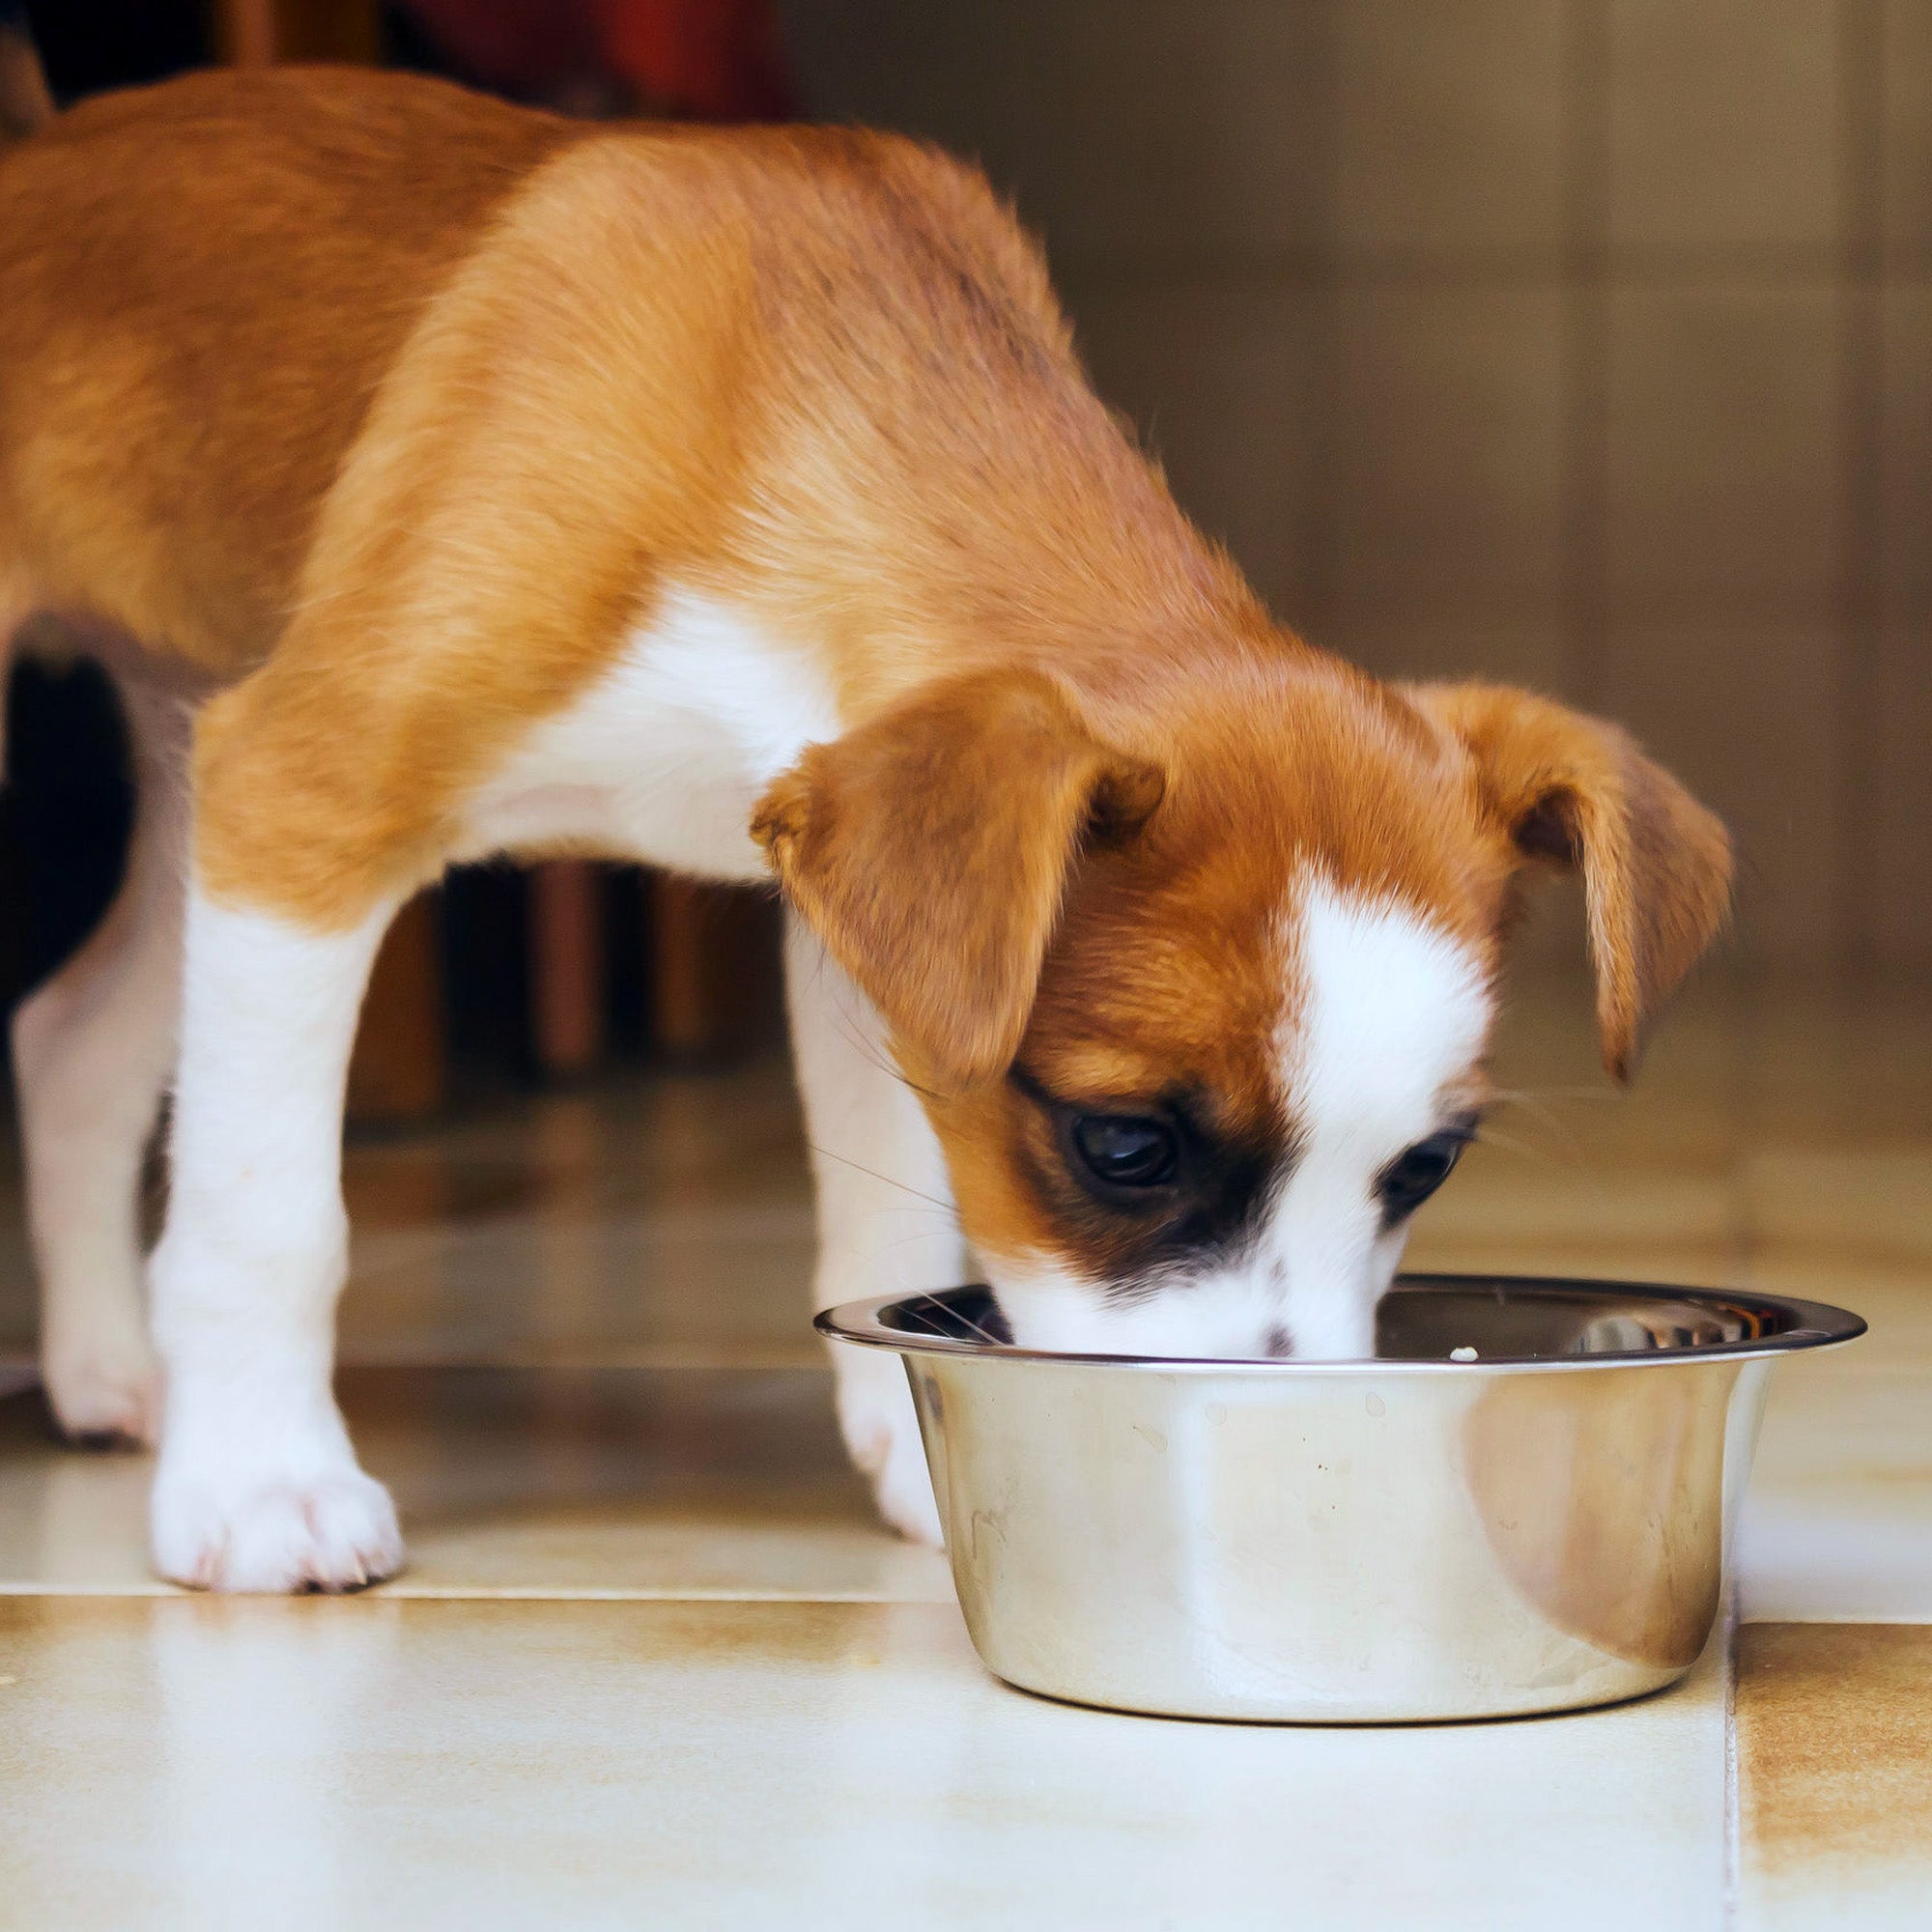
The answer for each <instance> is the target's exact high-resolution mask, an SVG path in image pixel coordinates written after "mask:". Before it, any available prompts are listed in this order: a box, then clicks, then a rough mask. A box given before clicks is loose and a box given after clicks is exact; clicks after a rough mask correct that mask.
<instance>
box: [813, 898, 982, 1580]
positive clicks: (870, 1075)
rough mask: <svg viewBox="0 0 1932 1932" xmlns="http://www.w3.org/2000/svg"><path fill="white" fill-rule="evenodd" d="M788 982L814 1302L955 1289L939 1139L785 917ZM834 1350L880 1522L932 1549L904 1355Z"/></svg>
mask: <svg viewBox="0 0 1932 1932" xmlns="http://www.w3.org/2000/svg"><path fill="white" fill-rule="evenodd" d="M785 986H786V993H787V997H788V1001H789V1004H790V1008H791V1031H792V1052H793V1056H794V1058H795V1060H796V1063H797V1066H798V1084H799V1093H800V1095H801V1097H802V1098H803V1100H804V1103H805V1124H806V1133H807V1136H808V1138H809V1139H810V1142H811V1165H812V1173H813V1175H814V1177H815V1179H816V1181H817V1191H818V1269H817V1278H816V1281H815V1283H814V1304H813V1305H814V1306H815V1307H818V1308H830V1307H831V1306H832V1305H833V1304H834V1303H835V1302H839V1301H854V1300H857V1299H859V1298H860V1297H861V1296H864V1295H868V1294H887V1293H900V1292H903V1293H908V1294H910V1293H915V1292H917V1291H918V1290H920V1289H938V1288H951V1287H953V1286H955V1285H956V1284H957V1283H959V1282H961V1281H963V1280H964V1279H965V1269H966V1250H965V1243H964V1241H963V1239H962V1238H961V1236H960V1233H959V1222H958V1218H957V1216H956V1215H955V1214H954V1213H953V1210H952V1188H951V1185H950V1183H949V1182H948V1179H947V1175H946V1160H945V1156H944V1155H943V1154H942V1153H941V1152H940V1149H939V1141H938V1137H937V1136H936V1135H935V1134H934V1133H933V1131H932V1128H931V1125H930V1124H929V1123H928V1122H927V1121H926V1118H925V1113H924V1110H923V1108H922V1107H921V1106H920V1103H919V1097H918V1095H917V1094H914V1093H913V1091H912V1090H911V1088H909V1087H908V1086H907V1085H906V1083H905V1082H904V1081H903V1080H902V1079H901V1078H900V1077H899V1075H898V1073H897V1071H896V1069H895V1067H894V1065H893V1060H892V1051H891V1048H890V1047H889V1046H888V1044H887V1042H886V1037H885V1029H884V1027H883V1026H882V1024H881V1022H880V1020H879V1016H878V1014H877V1012H876V1011H875V1010H874V1009H873V1007H872V1005H871V1003H870V1002H869V1001H868V1000H867V998H866V996H865V995H864V994H863V993H862V992H860V991H859V989H858V987H856V986H855V985H854V984H853V983H852V981H851V980H849V979H848V978H847V977H846V975H845V974H844V973H843V972H842V971H841V970H840V969H839V968H838V966H837V965H835V964H834V963H833V961H832V960H831V959H830V958H829V957H827V955H826V952H825V949H824V948H823V947H822V946H820V945H819V943H818V941H817V940H816V939H815V938H813V937H812V935H811V933H810V930H809V929H808V928H807V927H806V925H805V923H804V922H803V921H801V920H800V919H799V918H798V917H797V915H796V914H788V915H787V917H786V926H785ZM832 1353H833V1363H834V1367H835V1369H836V1370H837V1373H838V1424H839V1427H840V1429H841V1430H842V1431H843V1432H844V1435H845V1445H846V1447H847V1448H848V1449H849V1450H850V1451H851V1452H852V1460H853V1461H854V1462H855V1463H858V1465H859V1466H860V1468H862V1469H863V1470H865V1472H866V1473H867V1476H869V1477H870V1478H871V1480H872V1489H873V1492H874V1494H875V1495H876V1496H877V1497H878V1502H879V1511H880V1514H881V1515H882V1516H884V1518H885V1519H886V1520H887V1521H888V1522H890V1523H891V1524H892V1525H893V1527H894V1528H895V1529H897V1530H899V1531H901V1532H902V1533H903V1534H904V1535H906V1536H910V1537H913V1538H915V1539H917V1540H918V1541H920V1542H922V1543H931V1544H937V1543H938V1542H939V1540H940V1532H939V1515H938V1512H937V1510H936V1509H935V1508H934V1507H933V1501H932V1485H931V1482H930V1480H929V1479H928V1478H927V1475H926V1470H925V1457H924V1453H923V1450H922V1449H921V1447H920V1440H919V1422H918V1418H917V1417H916V1416H915V1415H914V1414H913V1407H912V1396H911V1392H910V1391H909V1390H908V1389H907V1387H906V1378H905V1371H904V1369H903V1368H902V1367H901V1366H900V1363H899V1360H898V1358H897V1356H895V1355H891V1354H882V1353H879V1352H877V1351H876V1350H869V1349H848V1348H837V1347H835V1348H834V1350H833V1351H832Z"/></svg>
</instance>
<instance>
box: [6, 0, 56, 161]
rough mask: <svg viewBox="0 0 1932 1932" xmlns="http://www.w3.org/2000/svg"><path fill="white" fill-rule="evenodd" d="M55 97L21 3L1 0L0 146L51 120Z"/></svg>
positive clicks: (15, 0)
mask: <svg viewBox="0 0 1932 1932" xmlns="http://www.w3.org/2000/svg"><path fill="white" fill-rule="evenodd" d="M53 112H54V98H53V96H52V95H51V94H49V93H48V92H47V76H46V71H45V70H44V69H43V67H42V66H41V56H40V53H39V51H38V50H37V49H36V47H35V45H34V36H33V32H32V30H31V29H30V28H29V27H28V25H27V10H26V8H25V7H24V6H23V5H22V4H21V0H0V147H5V146H6V145H7V143H8V142H9V141H19V140H24V139H25V138H26V136H27V135H29V134H31V133H32V132H33V131H34V129H35V128H38V127H39V126H40V125H41V124H42V123H43V121H50V120H51V119H52V118H53Z"/></svg>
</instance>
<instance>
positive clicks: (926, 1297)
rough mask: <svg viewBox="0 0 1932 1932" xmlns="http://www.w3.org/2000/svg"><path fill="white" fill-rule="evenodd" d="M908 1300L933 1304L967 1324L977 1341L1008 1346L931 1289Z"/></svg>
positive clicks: (997, 1345)
mask: <svg viewBox="0 0 1932 1932" xmlns="http://www.w3.org/2000/svg"><path fill="white" fill-rule="evenodd" d="M906 1298H907V1299H908V1300H909V1301H929V1302H931V1303H932V1305H933V1306H934V1307H935V1308H937V1309H939V1310H940V1311H941V1312H942V1313H943V1314H946V1315H950V1316H951V1317H952V1319H953V1320H954V1321H963V1322H964V1323H965V1324H966V1327H967V1329H968V1330H969V1332H970V1333H971V1334H972V1335H973V1337H974V1338H975V1340H977V1341H980V1342H990V1343H992V1345H993V1346H994V1347H995V1348H996V1349H998V1348H1004V1347H1005V1346H1006V1345H1005V1344H1004V1343H1003V1342H1002V1341H1001V1339H1000V1337H999V1336H997V1335H995V1334H994V1333H993V1332H992V1330H991V1329H989V1328H982V1327H981V1326H980V1323H979V1322H977V1321H974V1320H973V1319H972V1318H971V1317H970V1316H965V1315H961V1314H960V1312H959V1311H958V1309H956V1308H955V1307H953V1305H952V1303H951V1302H950V1301H945V1300H942V1299H941V1298H940V1296H938V1295H936V1294H935V1293H933V1292H932V1291H931V1290H930V1289H929V1288H923V1289H921V1290H920V1292H919V1293H917V1294H916V1295H908V1296H907V1297H906Z"/></svg>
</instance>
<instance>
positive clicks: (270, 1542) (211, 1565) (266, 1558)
mask: <svg viewBox="0 0 1932 1932" xmlns="http://www.w3.org/2000/svg"><path fill="white" fill-rule="evenodd" d="M152 1516H153V1521H152V1527H153V1534H154V1545H155V1563H156V1568H158V1569H159V1571H160V1573H161V1575H162V1576H164V1577H168V1578H169V1579H170V1580H172V1581H174V1582H176V1583H185V1584H188V1585H189V1586H190V1587H191V1588H194V1589H198V1590H229V1591H254V1592H264V1593H275V1592H287V1591H291V1590H359V1589H360V1588H361V1587H362V1586H363V1585H364V1584H365V1583H379V1582H381V1581H382V1579H383V1578H384V1577H393V1576H394V1575H395V1574H396V1572H397V1571H398V1570H399V1569H401V1568H402V1563H403V1539H402V1534H401V1532H400V1531H399V1530H398V1529H397V1527H396V1510H395V1505H394V1504H393V1503H391V1502H390V1500H389V1492H388V1491H387V1490H385V1489H384V1487H383V1486H382V1484H381V1483H379V1482H376V1481H375V1480H374V1479H373V1478H372V1477H369V1476H365V1475H364V1474H363V1473H362V1471H361V1470H360V1469H358V1468H356V1467H355V1464H354V1463H351V1464H349V1465H348V1466H347V1467H346V1468H338V1469H331V1470H327V1471H324V1472H320V1473H310V1474H308V1475H305V1476H303V1477H301V1478H299V1479H291V1480H284V1481H277V1480H275V1479H273V1478H271V1477H270V1478H258V1479H257V1480H255V1481H252V1482H250V1481H245V1480H235V1479H232V1478H231V1479H226V1480H214V1481H210V1480H207V1479H197V1478H196V1477H195V1476H194V1475H193V1474H192V1473H191V1472H187V1471H185V1470H182V1469H181V1468H179V1467H171V1466H170V1460H169V1458H168V1456H167V1454H166V1453H165V1451H164V1452H163V1455H162V1460H161V1466H160V1469H159V1471H158V1472H157V1473H156V1478H155V1494H154V1504H153V1512H152Z"/></svg>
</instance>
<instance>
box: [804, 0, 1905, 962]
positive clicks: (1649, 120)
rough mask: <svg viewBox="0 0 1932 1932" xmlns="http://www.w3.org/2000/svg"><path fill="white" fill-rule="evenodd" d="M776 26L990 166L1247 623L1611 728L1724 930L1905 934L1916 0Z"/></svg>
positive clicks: (1811, 938) (1375, 0)
mask: <svg viewBox="0 0 1932 1932" xmlns="http://www.w3.org/2000/svg"><path fill="white" fill-rule="evenodd" d="M783 11H784V14H785V16H786V22H787V26H788V28H789V32H790V36H791V43H792V47H793V50H794V53H795V56H796V59H797V63H798V67H799V71H800V76H801V84H802V87H803V90H804V93H805V97H806V104H807V107H808V110H809V111H810V112H811V113H813V114H814V115H816V116H818V117H820V118H829V119H850V120H866V121H871V122H876V123H881V124H884V125H889V126H895V127H901V128H911V129H915V130H918V131H920V132H923V133H926V134H929V135H932V136H934V137H936V138H938V139H939V140H941V141H943V142H945V143H946V144H948V145H949V146H951V147H952V148H955V149H958V150H961V151H963V152H965V153H968V154H972V155H977V156H979V157H980V159H981V160H982V161H983V162H984V163H985V165H986V166H987V168H988V169H989V171H990V172H991V173H992V175H993V176H994V178H995V179H996V181H998V182H999V183H1000V184H1001V185H1003V186H1005V187H1006V188H1008V189H1009V191H1011V192H1012V193H1013V194H1014V195H1015V197H1016V198H1017V201H1018V203H1019V206H1020V208H1021V210H1022V212H1023V213H1024V214H1025V215H1026V217H1027V218H1028V220H1029V222H1030V223H1031V224H1032V225H1033V226H1034V227H1035V228H1036V229H1037V231H1039V232H1040V233H1041V234H1042V235H1043V236H1044V238H1045V241H1046V244H1047V248H1048V252H1049V254H1050V256H1051V258H1052V261H1053V264H1054V267H1055V270H1056V272H1057V275H1058V278H1059V281H1060V284H1061V287H1062V289H1063V291H1064V293H1065V297H1066V299H1067V301H1068V304H1069V306H1070V308H1071V310H1072V312H1073V314H1074V317H1075V319H1076V322H1077V325H1078V327H1079V331H1080V334H1081V337H1082V340H1083V343H1084V345H1085V348H1086V352H1087V354H1088V355H1089V358H1090V360H1091V362H1092V365H1093V367H1094V372H1095V375H1096V378H1097V380H1098V382H1099V384H1100V387H1101V388H1102V390H1103V391H1104V392H1105V393H1106V394H1107V395H1108V396H1109V397H1110V398H1111V399H1112V400H1114V401H1115V402H1117V403H1118V404H1120V405H1121V406H1122V407H1123V408H1125V409H1126V410H1127V411H1129V412H1131V413H1132V414H1133V415H1134V416H1135V417H1136V418H1137V420H1138V421H1139V422H1140V423H1141V425H1142V426H1143V429H1144V431H1145V433H1146V434H1147V436H1148V438H1149V440H1150V441H1151V444H1152V445H1153V446H1154V447H1155V448H1156V449H1157V450H1158V452H1159V453H1160V455H1161V456H1162V457H1163V459H1164V460H1165V462H1166V464H1167V466H1168V469H1169V471H1170V473H1171V475H1172V477H1173V479H1174V483H1175V486H1176V489H1177V491H1178V493H1179V496H1180V497H1181V500H1182V501H1183V502H1184V503H1185V504H1186V505H1187V506H1188V507H1189V508H1190V509H1191V510H1192V511H1193V512H1194V513H1195V515H1196V516H1197V517H1198V518H1199V519H1200V520H1201V521H1202V522H1203V523H1204V524H1206V525H1207V526H1208V527H1209V528H1210V529H1211V530H1213V531H1214V532H1216V533H1217V534H1219V535H1221V536H1223V537H1224V538H1225V539H1226V540H1227V541H1228V543H1229V544H1230V545H1231V547H1232V548H1233V549H1234V551H1235V552H1236V554H1237V555H1238V556H1239V557H1240V559H1241V560H1242V561H1243V563H1244V564H1245V565H1246V566H1247V568H1248V570H1249V571H1250V573H1251V574H1252V576H1253V577H1254V579H1255V580H1256V582H1258V583H1259V585H1260V586H1261V587H1262V589H1263V590H1264V592H1265V593H1266V594H1267V595H1268V596H1269V597H1270V598H1271V599H1272V600H1273V601H1274V603H1275V605H1276V607H1277V609H1278V610H1279V611H1281V612H1282V614H1283V615H1284V616H1285V617H1287V618H1288V619H1289V620H1291V621H1292V622H1293V623H1294V624H1295V625H1296V626H1297V627H1299V628H1300V629H1302V630H1304V631H1305V632H1306V633H1307V634H1308V635H1310V636H1311V637H1312V638H1314V639H1316V640H1317V641H1319V642H1323V643H1327V644H1331V645H1333V646H1335V647H1337V648H1339V649H1342V650H1344V651H1346V652H1348V653H1349V654H1350V655H1352V656H1355V657H1357V658H1359V659H1361V660H1362V661H1363V662H1365V663H1367V664H1368V665H1370V666H1372V667H1373V668H1377V669H1378V670H1382V671H1387V672H1392V673H1422V674H1428V675H1438V674H1466V673H1480V674H1484V675H1491V676H1506V677H1510V678H1513V679H1517V680H1520V681H1522V682H1525V683H1528V684H1532V685H1535V686H1538V687H1540V688H1542V689H1545V690H1547V691H1549V692H1552V693H1555V694H1558V695H1561V696H1568V697H1571V698H1573V699H1574V700H1576V701H1579V702H1582V703H1586V704H1589V705H1593V706H1596V707H1598V708H1601V709H1602V710H1604V711H1606V712H1609V713H1612V714H1614V715H1616V716H1618V717H1620V718H1622V719H1624V720H1625V721H1626V722H1628V723H1629V724H1631V725H1633V726H1634V728H1635V729H1636V730H1637V732H1638V733H1639V734H1640V735H1641V736H1642V737H1643V738H1644V739H1645V740H1646V741H1647V742H1648V743H1649V744H1650V746H1651V747H1652V748H1653V749H1654V750H1655V751H1656V752H1657V753H1659V754H1660V755H1661V756H1662V757H1663V758H1664V759H1665V760H1666V761H1668V762H1670V763H1672V764H1673V765H1674V766H1676V767H1677V768H1678V769H1679V770H1680V771H1681V772H1682V773H1683V774H1684V775H1685V776H1686V777H1687V778H1688V779H1690V781H1692V782H1693V783H1694V784H1695V785H1696V786H1697V787H1698V788H1699V789H1700V790H1701V791H1702V792H1703V794H1704V795H1705V796H1706V797H1707V798H1708V799H1709V800H1710V801H1711V802H1712V803H1713V804H1714V805H1716V806H1717V807H1718V808H1719V810H1721V811H1723V812H1724V813H1725V815H1726V816H1727V817H1728V818H1729V820H1730V821H1731V823H1732V825H1733V827H1734V829H1735V830H1736V831H1737V833H1738V834H1739V836H1740V839H1741V842H1742V845H1743V848H1744V854H1745V861H1746V873H1745V878H1744V881H1743V890H1742V895H1741V897H1742V917H1741V923H1740V931H1739V940H1738V943H1739V946H1740V948H1741V950H1742V951H1743V952H1744V954H1745V956H1746V957H1747V958H1748V959H1751V960H1754V961H1757V962H1762V963H1765V964H1769V965H1772V966H1775V967H1779V968H1801V969H1803V968H1816V967H1822V966H1837V967H1843V966H1845V965H1848V964H1849V965H1854V966H1865V965H1873V964H1877V965H1882V966H1893V967H1912V966H1922V965H1925V964H1928V963H1932V829H1928V828H1932V544H1929V543H1928V542H1927V536H1928V534H1932V0H955V4H948V5H944V6H933V5H926V4H909V0H785V4H784V10H783ZM1571 943H1572V944H1574V937H1573V938H1572V940H1571Z"/></svg>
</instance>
